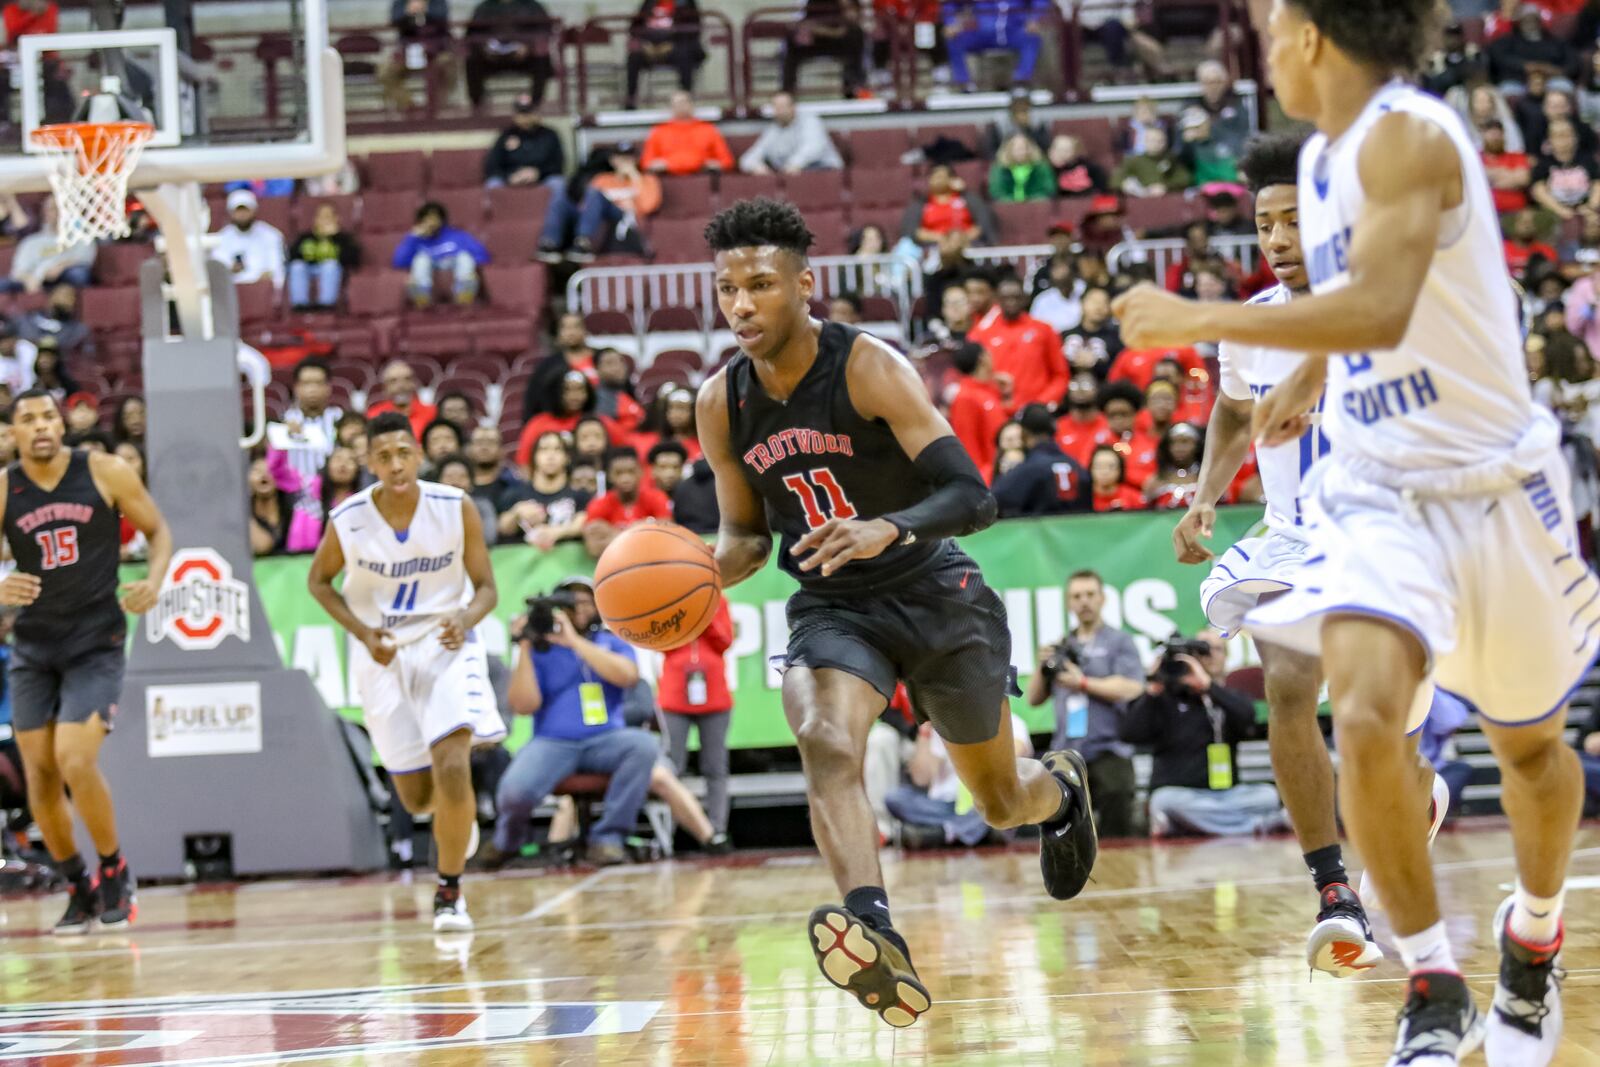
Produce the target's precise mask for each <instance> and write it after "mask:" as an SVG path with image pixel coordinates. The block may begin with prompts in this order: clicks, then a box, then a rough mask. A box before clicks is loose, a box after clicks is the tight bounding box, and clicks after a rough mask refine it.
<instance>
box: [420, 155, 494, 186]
mask: <svg viewBox="0 0 1600 1067" xmlns="http://www.w3.org/2000/svg"><path fill="white" fill-rule="evenodd" d="M485 154H486V153H485V152H484V151H483V149H481V148H455V149H445V150H442V151H437V152H434V153H433V155H432V156H430V157H429V159H428V189H429V191H430V192H432V191H435V190H440V189H481V188H483V157H484V155H485Z"/></svg>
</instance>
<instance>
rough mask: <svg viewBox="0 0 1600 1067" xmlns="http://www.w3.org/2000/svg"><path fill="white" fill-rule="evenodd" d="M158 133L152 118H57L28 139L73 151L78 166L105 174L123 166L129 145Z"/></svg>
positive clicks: (60, 149)
mask: <svg viewBox="0 0 1600 1067" xmlns="http://www.w3.org/2000/svg"><path fill="white" fill-rule="evenodd" d="M154 134H155V127H154V126H152V125H150V123H148V122H138V121H134V120H131V119H130V120H124V121H120V122H56V123H52V124H50V125H48V126H40V127H38V128H36V129H35V130H34V131H33V132H32V133H30V134H29V135H28V139H29V140H31V141H32V142H33V143H34V144H36V145H38V146H40V147H41V148H48V149H52V150H54V151H56V152H63V153H67V152H70V153H73V154H75V155H76V156H77V157H78V170H79V171H80V172H81V173H84V174H88V173H90V172H93V173H96V174H105V173H107V172H109V171H112V170H115V169H119V168H120V165H121V161H122V160H123V159H124V158H125V156H126V154H127V150H128V148H129V146H131V145H134V144H143V143H144V142H145V141H148V140H149V139H150V138H151V137H152V136H153V135H154Z"/></svg>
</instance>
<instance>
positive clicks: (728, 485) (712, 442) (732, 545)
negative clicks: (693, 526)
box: [694, 369, 772, 589]
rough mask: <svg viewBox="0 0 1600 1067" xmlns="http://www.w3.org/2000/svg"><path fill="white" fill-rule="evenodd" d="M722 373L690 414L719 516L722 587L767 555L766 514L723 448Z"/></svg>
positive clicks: (725, 435) (725, 412)
mask: <svg viewBox="0 0 1600 1067" xmlns="http://www.w3.org/2000/svg"><path fill="white" fill-rule="evenodd" d="M727 375H728V372H727V370H726V369H723V370H720V371H718V372H717V373H716V374H714V375H712V376H711V379H710V380H709V381H707V382H706V383H705V385H704V386H703V387H701V389H700V396H699V398H698V399H697V400H696V401H695V412H694V416H695V427H696V429H697V430H698V431H699V434H700V448H701V450H702V451H703V452H704V453H705V457H706V462H707V463H709V464H711V472H712V474H714V475H715V476H716V486H717V507H718V508H719V509H720V511H721V513H722V520H721V524H720V525H719V526H718V528H717V548H716V554H717V567H718V569H719V570H720V571H721V572H722V586H723V588H724V589H726V588H727V587H729V586H732V585H737V584H739V583H740V582H742V581H744V580H745V579H746V578H748V577H750V576H751V575H752V574H754V573H755V572H756V571H758V570H760V569H761V568H762V566H763V565H764V564H765V563H766V562H767V557H768V556H770V555H772V531H771V530H770V529H769V528H768V527H767V513H766V510H765V509H764V508H763V507H762V506H761V498H760V497H758V496H757V495H756V491H755V488H754V487H753V486H752V485H751V484H750V481H749V479H747V478H746V477H745V476H744V471H742V470H740V469H739V460H738V457H736V456H735V455H734V454H733V451H732V449H731V448H729V446H728V378H727Z"/></svg>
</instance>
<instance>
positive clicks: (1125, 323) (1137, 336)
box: [1111, 282, 1207, 348]
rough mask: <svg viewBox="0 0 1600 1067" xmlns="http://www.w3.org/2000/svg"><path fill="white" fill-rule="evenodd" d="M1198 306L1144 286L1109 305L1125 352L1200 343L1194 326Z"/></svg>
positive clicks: (1198, 325) (1199, 309)
mask: <svg viewBox="0 0 1600 1067" xmlns="http://www.w3.org/2000/svg"><path fill="white" fill-rule="evenodd" d="M1202 310H1203V309H1202V307H1201V305H1200V304H1198V303H1196V302H1195V301H1193V300H1185V299H1184V298H1183V297H1181V296H1175V295H1174V294H1172V293H1169V292H1167V291H1166V290H1165V289H1161V288H1158V287H1156V286H1154V285H1151V284H1149V283H1148V282H1147V283H1145V284H1144V285H1136V286H1134V287H1133V288H1132V289H1129V290H1128V291H1127V292H1126V293H1123V294H1122V295H1121V296H1119V297H1117V299H1116V300H1114V301H1112V303H1111V313H1112V315H1114V316H1116V319H1117V322H1118V323H1120V324H1121V327H1122V330H1121V336H1122V343H1123V345H1124V346H1125V347H1127V348H1161V347H1163V346H1166V345H1187V344H1193V343H1194V342H1196V341H1204V340H1206V339H1207V338H1205V337H1204V336H1202V334H1203V333H1204V330H1203V329H1201V328H1200V324H1199V323H1198V322H1197V319H1198V318H1199V315H1200V312H1201V311H1202Z"/></svg>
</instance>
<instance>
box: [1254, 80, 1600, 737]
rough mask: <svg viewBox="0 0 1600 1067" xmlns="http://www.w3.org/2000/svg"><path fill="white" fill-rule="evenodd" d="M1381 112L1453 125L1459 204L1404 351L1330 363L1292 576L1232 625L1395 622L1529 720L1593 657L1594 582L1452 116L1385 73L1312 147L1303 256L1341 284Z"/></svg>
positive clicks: (1289, 637)
mask: <svg viewBox="0 0 1600 1067" xmlns="http://www.w3.org/2000/svg"><path fill="white" fill-rule="evenodd" d="M1394 111H1398V112H1405V113H1407V114H1410V115H1415V116H1417V117H1419V118H1421V119H1423V120H1424V121H1427V122H1430V123H1432V124H1434V125H1435V126H1438V127H1439V128H1440V129H1441V130H1443V131H1444V132H1445V133H1446V134H1447V135H1448V136H1449V138H1450V140H1451V142H1452V143H1453V144H1454V146H1455V148H1456V151H1457V154H1458V156H1459V157H1460V163H1461V174H1462V185H1463V192H1464V196H1463V200H1462V203H1461V205H1460V206H1458V207H1457V208H1455V209H1453V210H1452V211H1450V212H1448V213H1447V215H1446V217H1445V218H1444V220H1443V227H1442V230H1441V233H1440V236H1439V243H1438V247H1437V249H1435V251H1434V256H1433V261H1432V263H1431V265H1430V266H1429V269H1428V275H1427V278H1426V280H1425V282H1424V284H1423V288H1422V293H1421V296H1420V297H1419V299H1418V302H1417V306H1416V309H1415V311H1414V313H1413V315H1412V318H1411V322H1410V325H1409V327H1408V329H1407V332H1406V335H1405V337H1404V339H1403V340H1402V341H1401V343H1400V345H1399V346H1398V347H1397V348H1394V349H1392V350H1389V351H1380V352H1358V353H1348V354H1343V355H1340V356H1337V357H1335V358H1333V359H1332V360H1331V361H1330V367H1329V375H1328V390H1327V399H1326V401H1325V403H1324V414H1323V428H1324V430H1325V431H1326V432H1327V434H1328V436H1329V438H1330V439H1331V440H1332V442H1333V446H1334V447H1333V450H1332V453H1331V455H1330V456H1329V457H1328V458H1327V459H1325V460H1323V461H1321V462H1320V463H1319V464H1318V465H1317V466H1316V467H1315V469H1313V471H1312V472H1311V475H1310V477H1309V478H1308V479H1307V484H1306V487H1305V492H1304V495H1303V496H1302V499H1301V506H1302V510H1303V515H1304V520H1305V522H1304V528H1305V531H1306V534H1307V537H1308V540H1309V545H1310V551H1309V554H1308V555H1307V556H1306V558H1305V560H1304V563H1303V566H1302V569H1301V571H1300V573H1299V576H1298V578H1297V581H1296V585H1295V588H1294V589H1293V590H1292V591H1291V592H1289V593H1288V594H1286V595H1285V596H1283V597H1280V598H1278V599H1275V600H1273V601H1271V602H1270V603H1267V604H1263V605H1261V606H1259V607H1257V608H1256V609H1254V610H1253V611H1251V612H1250V613H1249V615H1248V616H1247V618H1246V620H1245V624H1246V626H1247V627H1248V628H1249V629H1250V631H1251V633H1252V634H1253V635H1254V636H1255V637H1256V638H1257V639H1259V640H1264V641H1269V642H1276V643H1281V644H1284V645H1287V646H1289V647H1293V648H1298V649H1300V650H1302V651H1306V652H1316V651H1318V650H1319V648H1320V644H1321V631H1322V622H1323V619H1324V617H1325V616H1327V615H1328V614H1330V613H1337V614H1362V615H1370V616H1373V617H1376V618H1381V619H1387V620H1390V621H1391V622H1393V623H1395V624H1396V625H1398V626H1401V627H1403V628H1405V629H1406V630H1409V631H1410V632H1411V633H1413V634H1415V635H1416V637H1417V639H1418V641H1420V642H1421V644H1422V646H1423V648H1424V649H1425V650H1426V652H1427V656H1428V669H1429V671H1430V673H1431V675H1432V678H1433V680H1434V681H1435V682H1437V684H1438V685H1439V686H1440V687H1441V688H1443V689H1447V690H1449V691H1450V692H1453V693H1456V694H1458V695H1460V696H1461V697H1463V698H1465V699H1466V700H1468V701H1470V702H1471V703H1472V704H1474V705H1476V706H1477V708H1478V709H1479V710H1480V712H1481V713H1482V714H1483V715H1485V716H1486V717H1487V718H1489V719H1491V720H1493V721H1497V722H1502V723H1526V722H1534V721H1537V720H1539V719H1542V718H1545V717H1547V716H1548V715H1550V714H1552V713H1554V712H1555V711H1557V710H1559V709H1560V708H1561V707H1563V706H1564V704H1565V703H1566V700H1567V697H1568V696H1569V695H1570V693H1571V691H1572V689H1573V688H1575V686H1576V685H1577V683H1578V681H1579V679H1580V678H1582V676H1583V675H1584V673H1585V672H1586V671H1587V669H1588V665H1589V664H1590V663H1591V662H1592V661H1593V659H1594V657H1595V653H1596V650H1597V649H1600V580H1597V579H1596V578H1595V576H1594V574H1593V573H1592V572H1591V571H1590V570H1589V568H1588V567H1587V565H1586V564H1585V563H1584V561H1583V559H1582V558H1581V556H1580V555H1579V553H1578V545H1577V534H1576V527H1575V524H1574V520H1573V514H1572V502H1571V490H1570V487H1569V477H1568V472H1567V468H1566V464H1565V461H1564V460H1563V459H1562V457H1561V454H1560V432H1559V427H1558V426H1557V424H1556V422H1555V419H1554V418H1553V417H1552V416H1551V415H1550V414H1549V413H1548V412H1546V411H1544V410H1543V409H1542V408H1540V407H1538V406H1537V405H1535V404H1534V403H1533V400H1532V397H1531V395H1530V393H1529V388H1528V381H1527V372H1526V370H1525V369H1524V365H1523V356H1522V345H1521V336H1520V331H1519V328H1518V309H1517V303H1516V300H1515V298H1514V296H1513V293H1512V289H1511V283H1510V279H1509V278H1508V276H1507V273H1506V267H1505V258H1504V253H1503V249H1502V247H1501V237H1500V230H1499V225H1498V221H1497V216H1496V214H1495V211H1494V201H1493V198H1492V196H1491V194H1490V189H1489V183H1488V179H1487V177H1486V176H1485V174H1484V171H1483V165H1482V163H1481V162H1480V161H1479V157H1478V152H1477V150H1476V148H1474V147H1473V144H1472V141H1471V139H1470V138H1469V137H1468V135H1467V132H1466V129H1465V128H1464V127H1463V125H1462V123H1461V120H1460V119H1459V118H1458V117H1457V116H1456V114H1455V112H1454V111H1452V110H1451V109H1450V108H1449V107H1448V106H1447V105H1445V104H1444V103H1443V102H1441V101H1439V100H1438V99H1437V98H1435V97H1431V96H1428V95H1426V94H1425V93H1423V92H1421V91H1420V90H1417V89H1415V88H1412V87H1410V86H1407V85H1404V84H1402V83H1399V82H1396V83H1393V84H1390V85H1388V86H1386V87H1385V88H1384V89H1382V90H1381V91H1379V92H1378V93H1377V94H1375V95H1374V97H1373V98H1372V100H1371V101H1370V102H1369V103H1368V105H1367V107H1366V108H1365V109H1364V110H1363V112H1362V114H1361V116H1360V117H1359V118H1358V119H1357V120H1356V122H1355V123H1354V124H1353V125H1352V126H1351V127H1350V129H1348V130H1347V131H1346V132H1345V133H1344V134H1343V135H1342V136H1340V138H1339V139H1338V140H1337V141H1332V142H1330V141H1329V139H1328V138H1327V137H1326V136H1325V135H1321V134H1319V135H1317V136H1314V137H1312V138H1311V140H1310V141H1308V142H1307V144H1306V146H1305V149H1304V150H1303V152H1302V155H1301V159H1300V175H1301V177H1300V235H1301V242H1302V244H1303V245H1304V247H1305V252H1306V265H1307V269H1308V271H1309V273H1310V275H1311V283H1312V289H1313V291H1315V292H1319V293H1323V292H1330V291H1334V290H1337V289H1339V288H1341V287H1342V286H1345V285H1347V284H1349V277H1350V275H1349V260H1348V257H1349V250H1350V246H1351V241H1352V234H1353V230H1354V227H1356V226H1358V225H1360V224H1361V220H1362V219H1363V216H1364V215H1365V208H1366V195H1365V192H1364V191H1363V189H1362V186H1361V180H1360V173H1359V157H1360V151H1361V146H1362V144H1363V143H1364V142H1365V140H1366V138H1367V136H1368V134H1369V133H1370V132H1371V131H1372V128H1373V127H1374V125H1376V124H1377V123H1378V122H1379V121H1380V120H1381V119H1382V118H1383V117H1384V116H1385V115H1387V114H1388V113H1389V112H1394Z"/></svg>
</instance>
